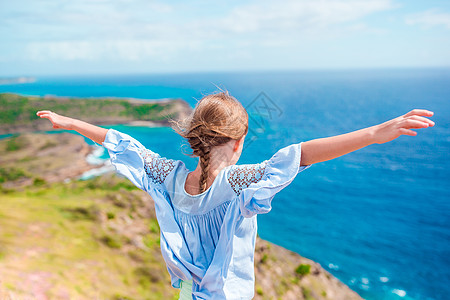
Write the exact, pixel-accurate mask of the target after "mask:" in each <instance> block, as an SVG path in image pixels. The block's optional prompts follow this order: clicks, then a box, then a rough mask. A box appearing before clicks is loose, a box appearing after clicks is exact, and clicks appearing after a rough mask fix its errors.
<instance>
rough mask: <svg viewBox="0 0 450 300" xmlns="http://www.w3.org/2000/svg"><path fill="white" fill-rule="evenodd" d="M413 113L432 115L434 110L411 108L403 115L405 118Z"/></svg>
mask: <svg viewBox="0 0 450 300" xmlns="http://www.w3.org/2000/svg"><path fill="white" fill-rule="evenodd" d="M414 115H417V116H427V117H431V116H432V115H434V112H432V111H430V110H426V109H413V110H411V111H410V112H408V113H406V114H405V115H403V116H404V117H405V118H406V117H409V116H414Z"/></svg>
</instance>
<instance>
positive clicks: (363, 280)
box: [361, 277, 369, 285]
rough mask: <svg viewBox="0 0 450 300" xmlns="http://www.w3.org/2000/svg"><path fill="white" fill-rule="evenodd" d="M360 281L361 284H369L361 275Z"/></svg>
mask: <svg viewBox="0 0 450 300" xmlns="http://www.w3.org/2000/svg"><path fill="white" fill-rule="evenodd" d="M361 282H362V283H363V284H365V285H368V284H369V279H368V278H365V277H363V278H361Z"/></svg>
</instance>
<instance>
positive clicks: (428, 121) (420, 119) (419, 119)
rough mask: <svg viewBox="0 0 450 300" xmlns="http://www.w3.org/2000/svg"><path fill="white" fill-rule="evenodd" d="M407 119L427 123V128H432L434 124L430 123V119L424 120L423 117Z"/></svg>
mask: <svg viewBox="0 0 450 300" xmlns="http://www.w3.org/2000/svg"><path fill="white" fill-rule="evenodd" d="M408 118H409V119H413V120H417V121H422V122H426V123H428V125H429V126H434V122H433V121H431V120H430V119H427V118H425V117H419V116H410V117H408Z"/></svg>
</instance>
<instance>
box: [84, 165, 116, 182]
mask: <svg viewBox="0 0 450 300" xmlns="http://www.w3.org/2000/svg"><path fill="white" fill-rule="evenodd" d="M114 170H115V168H114V166H113V165H111V164H105V165H104V166H103V167H100V168H95V169H91V170H89V171H86V172H84V173H83V174H81V176H80V177H79V179H81V180H87V179H91V178H93V177H96V176H100V175H102V174H105V173H108V172H112V171H114Z"/></svg>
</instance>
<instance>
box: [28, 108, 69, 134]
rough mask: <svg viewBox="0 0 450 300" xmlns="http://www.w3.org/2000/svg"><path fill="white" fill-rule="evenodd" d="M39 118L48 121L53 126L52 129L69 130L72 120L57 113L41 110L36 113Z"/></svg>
mask: <svg viewBox="0 0 450 300" xmlns="http://www.w3.org/2000/svg"><path fill="white" fill-rule="evenodd" d="M36 115H38V116H39V117H41V118H46V119H49V120H50V122H52V124H53V128H62V129H67V130H71V129H72V125H73V121H74V120H73V119H72V118H69V117H64V116H61V115H58V114H57V113H54V112H52V111H49V110H41V111H38V112H37V113H36Z"/></svg>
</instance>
